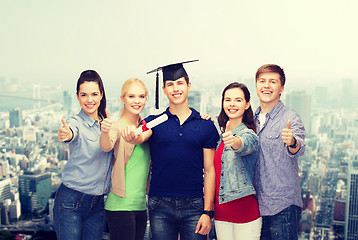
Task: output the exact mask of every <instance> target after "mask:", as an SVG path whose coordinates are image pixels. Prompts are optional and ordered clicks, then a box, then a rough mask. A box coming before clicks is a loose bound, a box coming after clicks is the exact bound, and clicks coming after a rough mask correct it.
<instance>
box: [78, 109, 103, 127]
mask: <svg viewBox="0 0 358 240" xmlns="http://www.w3.org/2000/svg"><path fill="white" fill-rule="evenodd" d="M78 116H80V117H81V118H82V119H83V120H84V121H85V122H86V123H87V124H88V126H93V125H94V124H95V123H96V122H97V121H95V120H93V119H92V118H91V117H90V116H88V115H87V113H85V112H84V111H83V110H82V109H81V111H80V112H79V113H78ZM100 117H102V116H101V115H100Z"/></svg>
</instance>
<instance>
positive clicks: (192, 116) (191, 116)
mask: <svg viewBox="0 0 358 240" xmlns="http://www.w3.org/2000/svg"><path fill="white" fill-rule="evenodd" d="M190 110H191V114H190V116H189V117H188V119H187V120H186V121H189V120H190V119H192V118H196V119H201V116H200V113H199V112H198V111H196V110H195V109H194V108H190ZM165 113H166V114H167V115H168V117H174V116H176V115H173V114H172V113H171V112H170V111H169V107H168V108H167V109H166V110H165Z"/></svg>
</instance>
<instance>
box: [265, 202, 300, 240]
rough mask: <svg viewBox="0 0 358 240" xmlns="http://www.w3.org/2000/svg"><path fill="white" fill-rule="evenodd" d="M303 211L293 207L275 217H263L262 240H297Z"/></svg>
mask: <svg viewBox="0 0 358 240" xmlns="http://www.w3.org/2000/svg"><path fill="white" fill-rule="evenodd" d="M301 211H302V209H301V208H300V207H298V206H295V205H291V206H289V207H288V208H286V209H284V210H282V211H281V212H279V213H277V214H276V215H273V216H263V217H262V228H261V240H297V238H298V224H299V221H300V219H301Z"/></svg>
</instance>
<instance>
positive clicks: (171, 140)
mask: <svg viewBox="0 0 358 240" xmlns="http://www.w3.org/2000/svg"><path fill="white" fill-rule="evenodd" d="M159 70H161V71H162V72H163V87H162V89H163V92H164V94H165V95H166V96H167V98H168V100H169V107H168V108H167V109H166V110H165V111H164V112H163V113H161V114H159V115H151V116H148V117H147V118H145V119H142V118H141V116H140V113H141V111H142V110H143V108H144V107H145V105H146V100H147V96H148V91H147V89H146V87H145V85H144V83H143V82H142V81H141V80H139V79H129V80H127V81H126V82H125V83H124V84H123V86H122V92H121V102H122V104H123V109H122V111H121V113H120V118H119V120H116V121H112V120H111V118H110V114H109V111H108V110H106V96H105V91H104V87H103V82H102V80H101V78H100V76H99V75H98V73H96V72H95V71H93V70H87V71H84V72H82V74H81V75H80V78H79V79H78V82H77V92H76V95H77V99H78V101H79V104H80V106H81V111H80V112H79V113H78V114H77V115H76V116H73V117H70V118H69V119H67V120H66V121H65V120H63V119H62V120H61V122H62V126H61V127H60V128H59V130H58V139H59V141H62V142H68V143H69V149H70V159H69V160H68V161H67V164H66V166H65V168H64V169H63V174H62V184H61V185H60V187H59V188H58V190H57V192H56V197H55V205H54V210H53V212H54V226H55V230H56V234H57V238H58V239H59V240H62V239H66V240H71V239H74V240H75V239H76V240H80V239H85V240H91V239H93V240H95V239H96V240H100V239H102V232H103V224H104V216H106V220H107V223H108V228H109V233H110V239H111V240H114V239H124V240H126V239H128V240H143V239H144V235H145V230H146V226H147V210H148V213H149V214H148V215H149V221H150V232H151V236H152V239H153V240H164V239H165V240H177V239H178V237H180V239H181V240H194V239H203V240H204V239H207V235H208V234H209V232H210V230H211V227H212V226H211V224H212V219H213V218H214V220H215V230H216V235H217V239H219V240H230V239H233V240H234V239H245V240H248V239H287V240H288V239H297V238H298V236H297V235H298V223H299V219H300V214H301V208H302V198H301V190H300V178H299V176H298V171H299V169H298V161H297V158H298V157H299V156H301V155H302V154H303V153H304V151H305V142H304V139H305V130H304V126H303V123H302V121H301V120H300V118H299V116H298V115H297V114H296V113H295V112H294V111H293V110H292V109H289V108H287V107H285V106H284V104H283V103H282V102H281V100H280V95H281V93H282V92H283V90H284V85H285V74H284V71H283V69H282V68H281V67H279V66H278V65H274V64H267V65H263V66H261V67H260V68H259V69H258V70H257V72H256V92H257V95H258V97H259V102H260V106H259V107H258V109H257V110H256V112H255V113H253V111H252V108H251V105H250V92H249V90H248V88H247V87H246V86H245V85H244V84H242V83H237V82H234V83H231V84H229V85H228V86H226V87H225V89H224V90H223V93H222V100H221V112H220V114H219V116H218V119H217V122H218V125H219V128H220V131H221V134H220V135H219V134H218V131H217V128H216V127H215V125H214V123H213V121H212V120H211V119H210V117H209V116H202V115H200V113H199V112H197V111H196V110H195V109H193V108H189V105H188V93H189V91H190V88H191V82H190V81H189V77H188V74H187V72H186V71H185V69H184V67H183V63H177V64H171V65H167V66H164V67H160V68H157V69H156V71H159ZM157 74H158V73H157ZM157 84H158V82H157ZM163 114H166V115H167V116H168V120H166V121H165V122H163V123H161V124H159V125H157V126H156V127H154V128H152V129H148V130H147V131H144V132H143V133H141V134H139V135H137V134H136V133H135V130H136V129H137V128H138V126H140V125H144V126H145V125H146V123H147V122H150V121H151V120H153V119H155V118H157V117H158V116H160V115H163ZM109 186H110V192H109V193H108V196H107V199H106V201H105V202H104V196H105V195H106V193H107V191H108V188H109ZM147 195H148V198H146V196H147Z"/></svg>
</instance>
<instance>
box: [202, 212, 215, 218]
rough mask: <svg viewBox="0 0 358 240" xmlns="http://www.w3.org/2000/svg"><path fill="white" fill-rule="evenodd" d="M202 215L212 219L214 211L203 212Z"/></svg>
mask: <svg viewBox="0 0 358 240" xmlns="http://www.w3.org/2000/svg"><path fill="white" fill-rule="evenodd" d="M203 214H206V215H208V216H209V217H210V219H212V218H214V211H213V210H203Z"/></svg>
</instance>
